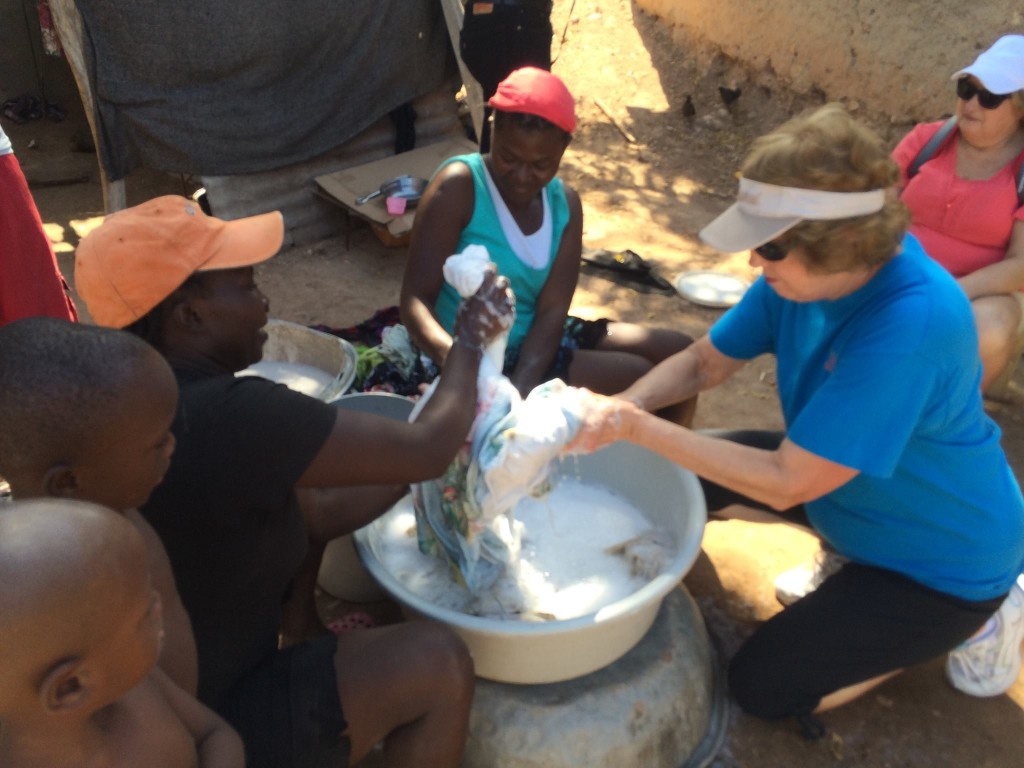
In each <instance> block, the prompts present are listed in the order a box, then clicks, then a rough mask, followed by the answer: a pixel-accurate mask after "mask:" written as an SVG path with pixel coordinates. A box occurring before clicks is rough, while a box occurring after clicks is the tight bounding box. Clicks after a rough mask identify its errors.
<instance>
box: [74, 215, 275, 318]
mask: <svg viewBox="0 0 1024 768" xmlns="http://www.w3.org/2000/svg"><path fill="white" fill-rule="evenodd" d="M283 242H284V218H283V217H282V216H281V212H280V211H271V212H270V213H261V214H259V215H257V216H249V217H247V218H244V219H235V220H233V221H224V220H223V219H218V218H216V217H214V216H207V215H206V214H205V213H203V211H202V209H201V208H200V207H199V205H198V203H195V202H193V201H192V200H189V199H187V198H184V197H179V196H178V195H166V196H164V197H157V198H155V199H153V200H149V201H148V202H145V203H142V204H141V205H136V206H133V207H131V208H126V209H125V210H123V211H118V212H116V213H112V214H110V215H109V216H107V217H106V219H104V220H103V223H102V224H100V225H99V226H98V227H97V228H96V229H94V230H93V231H92V232H90V233H89V234H88V235H86V236H85V237H84V238H83V239H82V241H81V242H80V243H79V244H78V250H77V251H76V252H75V288H76V290H77V291H78V295H79V296H81V297H82V298H83V299H84V300H85V305H86V307H88V308H89V314H90V315H92V319H93V320H94V321H95V322H96V323H97V324H98V325H105V326H108V327H111V328H124V327H125V326H127V325H131V324H132V323H134V322H135V321H136V320H138V319H139V318H141V317H143V316H144V315H146V314H148V313H149V312H150V311H151V310H152V309H153V308H154V307H156V305H157V304H159V303H160V302H161V301H163V300H164V299H166V298H167V297H168V296H170V295H171V294H172V293H174V291H176V290H177V289H178V288H179V287H180V286H181V284H182V283H184V282H185V281H186V280H187V279H188V278H189V276H190V275H191V274H192V273H193V272H205V271H207V270H214V269H233V268H236V267H248V266H252V265H253V264H259V263H260V262H262V261H266V260H267V259H269V258H270V257H271V256H273V255H274V254H276V253H277V252H278V251H279V250H280V249H281V244H282V243H283Z"/></svg>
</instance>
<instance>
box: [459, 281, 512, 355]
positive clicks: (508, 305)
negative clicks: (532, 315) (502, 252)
mask: <svg viewBox="0 0 1024 768" xmlns="http://www.w3.org/2000/svg"><path fill="white" fill-rule="evenodd" d="M515 306H516V300H515V296H514V295H513V294H512V290H511V289H510V288H509V285H508V280H507V279H506V278H504V277H500V276H498V275H497V274H496V272H495V270H494V268H493V265H492V266H491V268H489V269H488V270H487V271H486V272H485V273H484V281H483V283H481V285H480V288H479V289H478V290H477V292H476V293H474V294H473V295H472V296H470V297H469V298H468V299H465V300H464V301H463V302H462V304H460V305H459V311H458V314H457V315H456V316H455V328H454V330H455V333H454V334H453V336H454V339H453V340H454V343H455V344H459V345H462V346H465V347H470V348H472V349H481V350H482V349H483V348H484V347H486V346H487V345H488V344H490V343H491V341H493V340H494V338H495V337H496V336H498V334H500V333H502V332H503V331H507V330H508V329H509V328H511V327H512V323H513V321H514V320H515V317H516V311H515Z"/></svg>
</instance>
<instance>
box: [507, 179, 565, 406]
mask: <svg viewBox="0 0 1024 768" xmlns="http://www.w3.org/2000/svg"><path fill="white" fill-rule="evenodd" d="M565 197H566V202H567V203H568V204H569V221H568V223H567V224H566V226H565V230H564V231H563V232H562V241H561V243H559V246H558V251H557V253H556V254H555V261H554V264H552V265H551V272H550V273H549V274H548V279H547V282H545V283H544V288H543V289H542V290H541V292H540V295H539V296H538V297H537V305H536V308H535V310H534V316H533V323H532V324H531V325H530V330H529V331H527V333H526V337H525V338H524V339H523V343H522V346H521V347H520V349H519V360H518V361H517V362H516V369H515V370H514V371H513V372H512V376H511V381H512V383H513V384H514V385H515V387H516V389H518V390H519V392H520V393H521V394H523V395H526V394H527V393H528V392H529V391H530V390H531V389H533V388H534V387H535V386H537V385H538V384H540V383H541V377H542V376H543V375H544V373H545V372H546V371H547V370H548V368H550V367H551V362H552V361H553V360H554V357H555V353H556V351H557V350H558V344H559V342H560V341H561V339H562V329H563V327H564V326H565V317H566V315H567V314H568V313H569V305H570V304H571V303H572V296H573V293H575V291H576V283H577V281H578V280H579V272H580V253H581V251H582V248H583V206H582V205H581V204H580V198H579V195H577V194H576V192H575V191H574V190H572V189H571V188H570V187H568V186H566V187H565Z"/></svg>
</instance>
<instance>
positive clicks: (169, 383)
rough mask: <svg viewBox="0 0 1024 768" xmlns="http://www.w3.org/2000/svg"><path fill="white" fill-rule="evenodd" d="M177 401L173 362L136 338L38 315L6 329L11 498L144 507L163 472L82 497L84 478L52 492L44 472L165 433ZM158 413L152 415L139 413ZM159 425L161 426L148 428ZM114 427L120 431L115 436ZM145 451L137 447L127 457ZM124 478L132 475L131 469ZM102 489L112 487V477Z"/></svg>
mask: <svg viewBox="0 0 1024 768" xmlns="http://www.w3.org/2000/svg"><path fill="white" fill-rule="evenodd" d="M176 402H177V386H176V385H175V383H174V378H173V374H172V373H171V371H170V368H169V367H168V365H167V363H166V362H165V361H164V359H163V358H162V357H161V356H160V354H159V353H158V352H157V351H156V350H154V349H153V348H152V347H150V346H149V345H148V344H146V343H145V342H143V341H141V340H140V339H138V338H136V337H134V336H132V335H131V334H128V333H125V332H123V331H117V330H113V329H109V328H99V327H96V326H89V325H82V324H78V323H70V322H67V321H63V320H55V319H52V318H41V317H40V318H29V319H25V320H19V321H17V322H14V323H10V324H8V325H6V326H3V327H2V328H0V424H2V425H3V429H0V476H3V477H4V478H5V479H7V480H8V481H9V482H10V483H11V487H12V489H13V491H14V496H15V498H24V497H27V496H39V495H66V496H71V497H77V498H83V499H86V500H90V501H96V502H99V503H103V504H107V505H109V506H113V507H115V508H120V507H122V506H124V505H128V506H133V505H137V504H141V503H142V502H143V501H145V498H146V497H147V496H148V495H149V492H150V491H152V488H153V486H154V485H156V483H157V482H158V481H159V479H160V477H162V475H163V472H164V471H166V466H163V467H162V468H161V467H156V468H154V467H153V466H149V467H143V468H140V470H139V471H138V472H137V473H136V474H139V475H147V474H148V475H149V476H147V477H125V481H126V482H127V483H134V484H135V486H136V487H132V488H129V489H120V488H107V487H95V486H96V485H97V483H94V484H93V485H94V487H90V488H87V489H86V490H85V492H84V493H82V492H79V491H80V490H81V489H80V488H79V487H78V486H77V485H75V483H76V482H77V481H78V480H80V479H81V478H78V477H71V478H70V479H69V478H67V477H64V478H63V479H59V482H62V483H64V485H63V486H60V487H47V485H48V484H50V486H53V484H54V478H53V477H47V473H50V472H52V471H53V470H54V468H57V467H63V468H66V469H70V470H71V471H74V470H77V469H78V468H79V467H81V466H82V465H83V464H88V463H89V462H95V461H96V460H106V459H107V458H108V456H107V454H110V453H111V451H110V450H109V448H107V449H105V446H114V447H122V448H123V447H124V446H125V444H126V440H129V439H131V438H132V437H133V436H134V433H135V432H136V431H138V430H147V429H153V430H156V431H160V430H163V431H164V432H166V429H167V427H169V425H170V419H171V418H172V417H173V409H174V405H175V404H176ZM154 410H156V411H158V413H156V414H155V415H153V414H146V413H142V411H154ZM150 416H152V418H149V417H150ZM154 419H155V420H156V422H159V423H155V424H153V425H151V424H148V423H147V422H148V421H153V420H154ZM163 422H166V423H163ZM115 429H116V430H120V431H121V432H122V433H124V434H111V431H112V430H115ZM145 437H146V439H149V435H146V436H145ZM171 447H172V448H173V444H172V446H171ZM145 448H146V446H144V445H139V446H133V447H132V451H131V454H132V455H139V454H140V452H142V451H144V450H145ZM104 449H105V453H104ZM169 457H170V452H169V450H168V451H167V456H166V460H169ZM110 458H114V457H110ZM121 461H123V459H121ZM155 463H158V462H157V461H155V460H151V461H150V464H151V465H152V464H155ZM164 463H166V461H165V462H164ZM122 472H123V473H129V474H130V468H128V467H125V468H123V470H122ZM110 474H111V473H109V472H107V473H105V475H110ZM68 483H70V484H71V486H72V487H71V488H68V487H66V486H67V485H68ZM58 485H59V483H58ZM98 485H107V482H106V478H104V481H103V482H100V483H98ZM138 485H142V486H145V487H144V488H141V489H140V488H139V487H137V486H138ZM119 511H120V509H119Z"/></svg>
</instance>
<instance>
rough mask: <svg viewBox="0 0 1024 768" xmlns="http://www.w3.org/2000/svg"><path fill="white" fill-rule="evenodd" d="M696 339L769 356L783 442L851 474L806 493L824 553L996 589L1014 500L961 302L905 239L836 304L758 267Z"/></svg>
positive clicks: (1004, 579)
mask: <svg viewBox="0 0 1024 768" xmlns="http://www.w3.org/2000/svg"><path fill="white" fill-rule="evenodd" d="M711 341H712V343H713V344H714V346H715V348H716V349H718V350H719V351H720V352H722V353H723V354H725V355H728V356H729V357H732V358H736V359H741V360H747V359H750V358H753V357H755V356H757V355H760V354H763V353H766V352H771V353H774V354H775V355H776V357H777V359H778V389H779V398H780V400H781V403H782V412H783V416H784V418H785V421H786V427H787V436H788V437H789V439H790V440H792V441H793V442H794V443H796V444H797V445H799V446H800V447H801V448H803V449H805V450H807V451H810V452H811V453H814V454H816V455H818V456H821V457H823V458H826V459H829V460H830V461H834V462H837V463H839V464H842V465H844V466H847V467H851V468H853V469H856V470H858V472H859V474H858V475H857V476H856V477H854V478H853V479H852V480H851V481H850V482H848V483H846V484H845V485H843V486H841V487H840V488H837V489H836V490H834V491H832V492H831V493H828V494H826V495H825V496H823V497H822V498H820V499H816V500H815V501H812V502H809V503H807V504H806V508H807V512H808V516H809V518H810V520H811V523H812V524H813V525H814V527H815V528H816V529H817V530H818V532H819V533H820V534H821V535H822V536H823V537H824V538H825V539H826V540H827V541H828V542H829V543H831V544H832V545H833V546H834V547H835V548H836V550H838V551H839V552H840V553H841V554H843V555H846V556H847V557H850V558H851V559H853V560H856V561H859V562H863V563H867V564H869V565H874V566H878V567H881V568H887V569H890V570H893V571H897V572H899V573H902V574H905V575H906V576H908V577H910V578H912V579H914V580H915V581H918V582H920V583H921V584H924V585H926V586H928V587H931V588H932V589H936V590H939V591H941V592H945V593H947V594H951V595H955V596H958V597H962V598H964V599H967V600H986V599H990V598H994V597H998V596H999V595H1002V594H1004V593H1005V592H1007V591H1008V590H1009V588H1010V586H1011V585H1012V584H1013V582H1014V580H1015V579H1016V577H1017V574H1019V573H1020V572H1021V570H1022V569H1024V501H1022V498H1021V491H1020V488H1019V486H1018V485H1017V481H1016V480H1015V479H1014V476H1013V473H1012V471H1011V470H1010V467H1009V465H1008V464H1007V461H1006V457H1005V455H1004V454H1003V450H1002V448H1001V447H1000V445H999V439H1000V430H999V427H998V426H997V425H996V424H995V422H993V421H992V420H991V419H990V418H989V417H988V415H987V414H986V413H985V411H984V407H983V404H982V398H981V393H980V388H979V384H980V379H981V365H980V362H979V360H978V340H977V332H976V330H975V326H974V319H973V316H972V313H971V308H970V303H969V301H968V300H967V297H966V296H965V295H964V293H963V291H962V290H961V289H960V287H959V286H958V285H957V283H956V281H955V280H954V279H953V278H952V277H951V276H950V275H949V273H947V272H946V271H945V270H944V269H942V267H940V266H939V265H938V264H936V263H935V262H934V261H932V260H931V259H930V258H928V256H927V255H926V254H925V252H924V250H923V249H922V248H921V246H920V244H919V243H918V242H917V240H916V239H914V237H913V236H911V235H907V236H906V237H905V238H904V241H903V247H902V250H901V252H900V254H899V255H897V256H896V257H895V258H893V259H892V260H891V261H890V262H889V263H888V264H886V265H885V266H884V267H882V269H880V270H879V271H878V273H877V274H876V275H875V276H874V277H873V278H872V279H871V280H870V282H868V283H867V284H866V285H864V286H863V287H861V288H860V289H859V290H857V291H855V292H854V293H852V294H850V295H848V296H844V297H843V298H841V299H839V300H836V301H815V302H795V301H789V300H787V299H784V298H782V297H780V296H779V295H778V294H777V293H776V292H775V291H774V290H772V288H771V287H770V286H769V285H768V284H767V283H766V282H765V281H764V278H761V279H759V280H758V281H757V282H756V283H755V284H754V285H753V286H752V288H751V289H750V291H748V292H747V294H746V295H745V296H744V297H743V299H742V300H741V301H740V303H739V304H737V305H736V306H735V307H733V309H731V310H730V311H729V312H728V313H726V314H725V315H724V316H723V317H722V319H721V320H720V321H719V322H718V323H717V324H716V325H715V326H714V328H712V330H711Z"/></svg>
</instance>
